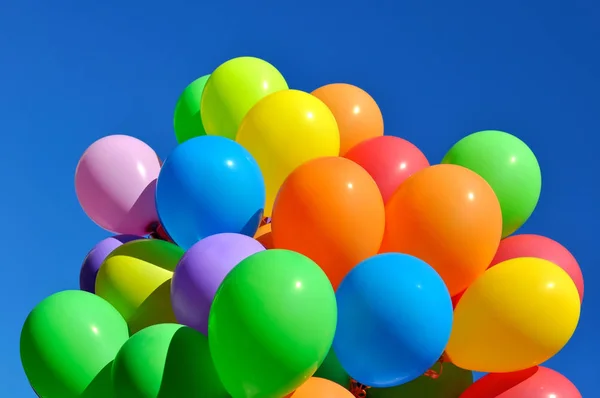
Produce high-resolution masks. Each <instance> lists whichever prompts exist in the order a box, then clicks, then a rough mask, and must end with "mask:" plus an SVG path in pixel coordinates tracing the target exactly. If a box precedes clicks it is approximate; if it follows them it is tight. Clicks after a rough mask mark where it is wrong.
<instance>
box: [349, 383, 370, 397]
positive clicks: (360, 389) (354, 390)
mask: <svg viewBox="0 0 600 398" xmlns="http://www.w3.org/2000/svg"><path fill="white" fill-rule="evenodd" d="M369 388H370V387H369V386H365V385H364V384H361V383H359V382H358V381H356V380H352V381H351V384H350V393H351V394H352V395H354V396H355V397H356V398H366V397H367V390H368V389H369Z"/></svg>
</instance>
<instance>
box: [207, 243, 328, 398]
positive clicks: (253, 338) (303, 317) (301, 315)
mask: <svg viewBox="0 0 600 398" xmlns="http://www.w3.org/2000/svg"><path fill="white" fill-rule="evenodd" d="M336 322H337V306H336V301H335V293H334V291H333V287H332V286H331V283H330V282H329V279H328V278H327V276H326V275H325V273H324V272H323V271H322V270H321V268H319V266H318V265H317V264H315V263H314V262H313V261H312V260H310V259H309V258H308V257H305V256H303V255H302V254H299V253H296V252H292V251H289V250H279V249H275V250H265V251H262V252H259V253H256V254H253V255H251V256H250V257H247V258H246V259H244V260H242V261H241V262H240V263H239V264H238V265H237V266H236V267H235V268H234V269H233V270H232V271H231V272H230V273H229V274H228V275H227V277H226V278H225V280H224V281H223V283H222V284H221V287H220V288H219V290H218V291H217V293H216V295H215V298H214V301H213V304H212V307H211V310H210V315H209V321H208V343H209V346H210V352H211V355H212V357H213V361H214V363H215V368H216V369H217V373H218V374H219V377H220V378H221V381H222V382H223V385H224V386H225V388H226V389H227V391H228V392H229V393H230V394H231V395H232V396H233V397H255V398H259V397H260V398H263V397H264V398H271V397H273V398H275V397H283V396H285V395H287V394H289V393H290V392H292V391H294V390H295V389H296V388H297V387H299V386H300V385H301V384H302V383H303V382H304V381H306V379H308V378H309V377H310V376H312V375H313V374H314V373H315V371H316V370H317V368H318V367H319V365H321V363H322V362H323V360H324V359H325V356H326V355H327V353H328V352H329V348H330V347H331V343H332V342H333V335H334V333H335V327H336Z"/></svg>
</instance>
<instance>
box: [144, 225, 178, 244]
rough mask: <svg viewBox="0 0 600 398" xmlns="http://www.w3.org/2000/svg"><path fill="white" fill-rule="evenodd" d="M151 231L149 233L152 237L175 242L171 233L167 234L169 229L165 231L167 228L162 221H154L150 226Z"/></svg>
mask: <svg viewBox="0 0 600 398" xmlns="http://www.w3.org/2000/svg"><path fill="white" fill-rule="evenodd" d="M150 231H152V232H150V235H149V236H150V238H151V239H159V240H164V241H167V242H171V243H174V242H173V240H172V239H171V237H170V236H169V234H167V231H165V229H164V228H163V226H162V225H161V224H160V223H158V222H157V223H153V224H152V225H151V226H150Z"/></svg>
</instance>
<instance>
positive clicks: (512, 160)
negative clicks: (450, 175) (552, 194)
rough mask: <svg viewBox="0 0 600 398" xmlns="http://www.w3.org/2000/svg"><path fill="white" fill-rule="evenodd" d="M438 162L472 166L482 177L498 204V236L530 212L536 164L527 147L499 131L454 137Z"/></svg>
mask: <svg viewBox="0 0 600 398" xmlns="http://www.w3.org/2000/svg"><path fill="white" fill-rule="evenodd" d="M442 163H449V164H456V165H459V166H463V167H466V168H468V169H470V170H473V171H474V172H476V173H477V174H479V175H480V176H482V177H483V179H484V180H486V181H487V182H488V183H489V184H490V185H491V187H492V189H493V190H494V192H495V193H496V195H497V196H498V200H499V201H500V207H501V208H502V237H506V236H508V235H510V234H512V233H513V232H515V231H516V230H517V229H519V228H520V227H521V226H522V225H523V224H524V223H525V221H527V219H528V218H529V216H531V214H532V213H533V210H534V209H535V206H536V205H537V202H538V200H539V198H540V193H541V190H542V174H541V171H540V165H539V164H538V161H537V159H536V157H535V155H534V154H533V152H532V151H531V149H529V147H528V146H527V145H526V144H525V143H524V142H523V141H521V140H520V139H518V138H517V137H515V136H513V135H510V134H508V133H505V132H503V131H495V130H488V131H480V132H478V133H473V134H471V135H468V136H466V137H465V138H463V139H462V140H460V141H458V142H457V143H456V144H454V146H453V147H452V148H451V149H450V151H448V153H447V154H446V156H444V159H443V160H442Z"/></svg>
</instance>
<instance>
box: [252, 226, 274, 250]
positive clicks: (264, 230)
mask: <svg viewBox="0 0 600 398" xmlns="http://www.w3.org/2000/svg"><path fill="white" fill-rule="evenodd" d="M254 239H256V240H257V241H259V242H260V244H261V245H263V246H264V247H265V249H273V235H272V234H271V224H264V225H262V226H261V227H260V228H258V231H256V234H255V235H254Z"/></svg>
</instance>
